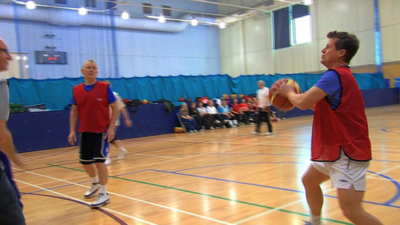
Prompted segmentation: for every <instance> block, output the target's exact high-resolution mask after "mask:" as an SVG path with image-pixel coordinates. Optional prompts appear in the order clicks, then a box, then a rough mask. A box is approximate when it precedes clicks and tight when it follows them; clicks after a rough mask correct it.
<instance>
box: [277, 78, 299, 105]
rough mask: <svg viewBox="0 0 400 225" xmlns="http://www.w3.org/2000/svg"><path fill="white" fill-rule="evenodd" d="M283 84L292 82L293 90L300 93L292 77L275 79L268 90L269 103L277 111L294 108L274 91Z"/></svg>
mask: <svg viewBox="0 0 400 225" xmlns="http://www.w3.org/2000/svg"><path fill="white" fill-rule="evenodd" d="M283 84H288V85H292V84H294V87H293V91H294V92H295V93H297V94H300V93H301V89H300V86H299V84H298V83H296V81H294V80H292V79H280V80H278V81H276V82H275V83H274V84H273V85H272V87H271V88H270V90H269V97H270V100H271V104H272V105H273V106H274V107H275V108H276V109H278V110H279V111H290V110H292V109H293V108H294V105H293V104H292V103H291V102H290V101H289V100H288V99H287V98H285V97H283V96H280V95H279V94H277V93H276V92H277V91H278V89H279V88H280V87H281V85H283Z"/></svg>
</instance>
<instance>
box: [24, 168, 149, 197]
mask: <svg viewBox="0 0 400 225" xmlns="http://www.w3.org/2000/svg"><path fill="white" fill-rule="evenodd" d="M146 171H149V170H137V171H133V172H128V173H123V174H118V175H114V176H124V175H128V174H134V173H141V172H146ZM85 177H87V176H85ZM55 182H59V181H54V182H52V183H55ZM89 182H91V181H90V180H87V181H81V182H78V184H84V183H89ZM36 185H41V184H36ZM73 185H74V184H66V185H61V186H56V187H52V188H48V189H49V190H55V189H58V188H64V187H70V186H73ZM42 191H44V190H39V191H32V192H26V193H24V194H22V195H26V194H35V193H39V192H42Z"/></svg>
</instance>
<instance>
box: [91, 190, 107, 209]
mask: <svg viewBox="0 0 400 225" xmlns="http://www.w3.org/2000/svg"><path fill="white" fill-rule="evenodd" d="M108 203H110V197H109V196H108V194H107V193H100V194H99V195H98V196H97V200H96V201H95V202H93V203H92V204H90V207H92V208H98V207H102V206H105V205H107V204H108Z"/></svg>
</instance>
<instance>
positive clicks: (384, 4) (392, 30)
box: [379, 0, 400, 87]
mask: <svg viewBox="0 0 400 225" xmlns="http://www.w3.org/2000/svg"><path fill="white" fill-rule="evenodd" d="M379 8H380V11H379V14H380V23H381V35H382V60H383V72H384V74H385V77H386V78H389V79H390V80H391V85H392V87H393V86H394V83H393V78H395V77H400V72H399V71H400V43H399V40H400V13H399V12H400V1H398V0H379Z"/></svg>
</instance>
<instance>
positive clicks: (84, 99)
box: [68, 60, 118, 208]
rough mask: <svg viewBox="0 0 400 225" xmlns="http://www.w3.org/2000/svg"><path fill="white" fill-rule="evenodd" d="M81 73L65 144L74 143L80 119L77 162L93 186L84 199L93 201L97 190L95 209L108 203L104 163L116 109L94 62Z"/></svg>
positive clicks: (90, 61) (110, 91)
mask: <svg viewBox="0 0 400 225" xmlns="http://www.w3.org/2000/svg"><path fill="white" fill-rule="evenodd" d="M81 72H82V74H83V76H84V77H85V83H83V84H78V85H76V86H75V87H74V88H73V98H72V101H71V103H72V105H73V106H72V110H71V116H70V125H71V126H70V134H69V136H68V141H69V143H70V144H71V145H74V144H75V142H76V125H77V123H78V118H79V119H80V125H79V129H78V132H79V134H80V145H79V147H80V151H79V153H80V162H81V164H82V165H83V168H84V169H85V171H86V172H87V174H88V175H89V176H90V177H91V178H92V186H91V187H90V189H89V190H88V191H87V192H86V193H85V195H84V196H85V198H91V197H94V195H95V194H96V192H97V191H99V190H100V193H99V195H98V196H97V200H96V201H95V202H93V203H92V204H91V206H92V207H93V208H96V207H100V206H103V205H106V204H108V203H109V202H110V197H109V196H108V194H107V181H108V170H107V166H106V165H105V163H104V162H105V161H106V157H107V154H108V146H109V145H108V143H109V142H110V141H112V140H113V139H114V129H115V122H116V120H117V118H118V107H117V103H116V98H115V96H114V94H113V91H112V90H111V87H110V85H109V84H108V83H105V82H100V81H97V79H96V77H97V74H98V70H97V64H96V62H95V61H94V60H87V61H86V62H85V63H84V64H83V67H82V70H81ZM109 107H110V108H111V121H110V108H109Z"/></svg>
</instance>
